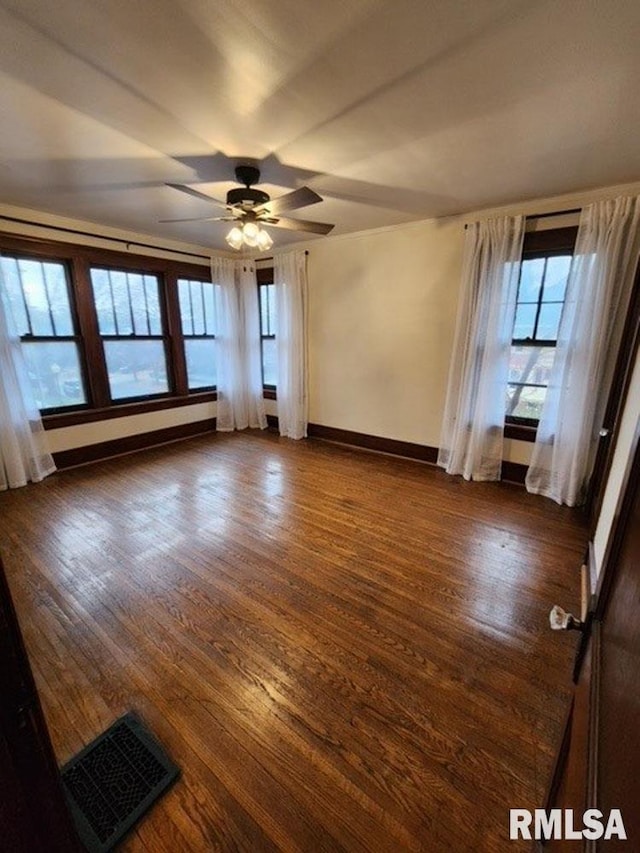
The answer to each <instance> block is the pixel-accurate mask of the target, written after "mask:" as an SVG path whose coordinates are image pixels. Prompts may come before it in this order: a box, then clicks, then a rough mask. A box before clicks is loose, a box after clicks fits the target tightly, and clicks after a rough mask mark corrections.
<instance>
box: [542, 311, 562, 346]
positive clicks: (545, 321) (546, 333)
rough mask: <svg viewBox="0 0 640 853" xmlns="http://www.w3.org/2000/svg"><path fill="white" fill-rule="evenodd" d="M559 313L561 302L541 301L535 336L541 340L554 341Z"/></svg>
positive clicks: (556, 334)
mask: <svg viewBox="0 0 640 853" xmlns="http://www.w3.org/2000/svg"><path fill="white" fill-rule="evenodd" d="M561 314H562V302H543V303H542V305H541V306H540V318H539V319H538V332H537V337H538V338H540V339H542V340H547V341H555V340H556V339H557V337H558V326H559V325H560V315H561Z"/></svg>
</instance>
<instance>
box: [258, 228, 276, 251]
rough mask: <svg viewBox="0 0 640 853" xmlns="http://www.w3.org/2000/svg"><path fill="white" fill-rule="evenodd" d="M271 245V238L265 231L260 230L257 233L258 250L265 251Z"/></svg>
mask: <svg viewBox="0 0 640 853" xmlns="http://www.w3.org/2000/svg"><path fill="white" fill-rule="evenodd" d="M272 246H273V240H272V239H271V237H270V236H269V234H267V232H266V231H262V230H261V231H260V233H259V234H258V248H259V249H260V251H262V252H265V251H266V250H267V249H270V248H271V247H272Z"/></svg>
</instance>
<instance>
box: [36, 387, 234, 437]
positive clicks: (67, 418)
mask: <svg viewBox="0 0 640 853" xmlns="http://www.w3.org/2000/svg"><path fill="white" fill-rule="evenodd" d="M217 399H218V394H217V392H216V391H207V392H205V393H204V394H189V395H188V396H182V397H161V398H160V399H157V400H139V401H138V402H137V403H122V404H118V405H114V406H108V407H107V408H105V409H81V410H78V411H75V412H62V413H60V414H58V415H45V416H44V417H43V418H42V423H43V425H44V428H45V429H46V430H49V429H61V428H62V427H68V426H76V425H77V424H89V423H94V422H95V421H108V420H111V419H112V418H126V417H129V416H130V415H145V414H148V413H149V412H161V411H163V410H165V409H179V408H181V407H182V406H195V405H196V404H197V403H215V401H216V400H217Z"/></svg>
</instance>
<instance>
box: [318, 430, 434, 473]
mask: <svg viewBox="0 0 640 853" xmlns="http://www.w3.org/2000/svg"><path fill="white" fill-rule="evenodd" d="M307 434H308V436H309V438H320V439H322V440H323V441H333V442H335V443H337V444H347V445H349V446H351V447H362V448H364V449H365V450H375V451H377V452H378V453H389V454H391V455H392V456H403V457H405V458H406V459H416V460H418V461H419V462H429V463H431V464H432V465H434V464H435V463H436V461H437V459H438V448H437V447H430V446H429V445H427V444H413V443H412V442H410V441H398V440H396V439H395V438H382V437H381V436H378V435H367V434H366V433H364V432H352V431H351V430H348V429H338V428H337V427H328V426H323V425H322V424H309V425H308V427H307Z"/></svg>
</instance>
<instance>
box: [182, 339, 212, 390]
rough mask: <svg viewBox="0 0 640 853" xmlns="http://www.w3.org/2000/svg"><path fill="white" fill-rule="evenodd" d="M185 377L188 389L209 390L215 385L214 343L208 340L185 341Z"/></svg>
mask: <svg viewBox="0 0 640 853" xmlns="http://www.w3.org/2000/svg"><path fill="white" fill-rule="evenodd" d="M184 351H185V355H186V357H187V377H188V380H189V388H190V389H191V390H193V389H195V388H211V387H212V386H214V385H215V384H216V342H215V340H213V339H210V340H206V339H205V340H189V339H187V340H185V342H184Z"/></svg>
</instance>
